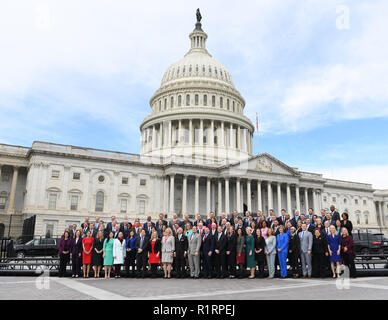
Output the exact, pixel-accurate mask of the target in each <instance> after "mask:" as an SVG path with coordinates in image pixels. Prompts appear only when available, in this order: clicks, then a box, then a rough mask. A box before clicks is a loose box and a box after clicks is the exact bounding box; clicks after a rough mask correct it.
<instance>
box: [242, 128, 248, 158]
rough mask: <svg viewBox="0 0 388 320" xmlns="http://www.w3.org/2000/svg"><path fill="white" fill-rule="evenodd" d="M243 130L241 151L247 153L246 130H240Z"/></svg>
mask: <svg viewBox="0 0 388 320" xmlns="http://www.w3.org/2000/svg"><path fill="white" fill-rule="evenodd" d="M242 130H243V140H244V143H243V149H244V151H245V152H248V143H247V129H245V128H244V129H242Z"/></svg>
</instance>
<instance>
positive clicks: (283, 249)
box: [276, 225, 290, 278]
mask: <svg viewBox="0 0 388 320" xmlns="http://www.w3.org/2000/svg"><path fill="white" fill-rule="evenodd" d="M289 239H290V238H289V236H288V234H287V233H286V232H284V226H283V225H280V226H279V234H278V235H277V236H276V251H277V252H278V259H279V265H280V276H281V277H282V278H286V277H287V255H288V240H289Z"/></svg>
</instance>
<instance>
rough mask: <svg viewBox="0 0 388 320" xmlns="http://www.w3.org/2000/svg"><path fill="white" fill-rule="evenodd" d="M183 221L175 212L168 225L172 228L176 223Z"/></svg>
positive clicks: (179, 223)
mask: <svg viewBox="0 0 388 320" xmlns="http://www.w3.org/2000/svg"><path fill="white" fill-rule="evenodd" d="M181 223H182V221H181V220H179V219H178V215H177V214H176V213H175V212H174V213H173V214H172V219H170V221H169V222H168V226H169V227H170V228H171V229H172V228H173V227H174V225H175V224H178V225H179V226H180V225H181Z"/></svg>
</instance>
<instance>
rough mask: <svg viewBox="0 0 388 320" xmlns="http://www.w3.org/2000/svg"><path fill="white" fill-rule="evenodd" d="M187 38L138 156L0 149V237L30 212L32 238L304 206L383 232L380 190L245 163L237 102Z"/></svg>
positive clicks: (267, 159) (200, 36)
mask: <svg viewBox="0 0 388 320" xmlns="http://www.w3.org/2000/svg"><path fill="white" fill-rule="evenodd" d="M189 37H190V42H191V49H190V50H189V52H188V53H187V54H186V55H185V57H184V58H183V59H182V60H180V61H178V62H177V63H174V64H173V65H172V66H171V67H170V68H169V69H168V70H167V72H166V73H165V75H164V76H163V79H162V84H161V87H160V88H159V89H158V90H157V91H156V93H155V94H154V95H153V97H152V98H151V100H150V106H151V115H150V116H148V117H146V118H145V119H144V121H143V122H142V123H141V125H140V130H141V136H142V146H141V153H140V154H129V153H123V152H115V151H107V150H98V149H91V148H83V147H77V146H69V145H60V144H54V143H47V142H39V141H35V142H34V143H33V144H32V146H31V147H28V148H27V147H21V146H11V145H4V144H3V145H0V172H1V179H0V236H1V232H3V233H4V234H5V235H8V234H10V235H11V236H12V235H14V236H19V235H20V234H21V228H22V222H23V220H24V219H26V218H28V217H31V216H33V215H35V216H36V224H35V235H45V234H46V233H47V232H48V231H49V232H50V233H51V234H54V235H58V234H62V232H63V230H64V228H65V227H67V226H69V225H71V224H73V223H76V224H80V223H81V222H82V221H83V220H84V217H85V216H89V217H90V218H93V217H95V216H98V217H101V218H102V220H105V221H109V220H110V216H111V215H116V216H117V217H118V218H119V219H122V218H123V217H124V216H128V218H129V219H130V220H133V219H134V218H135V217H139V218H141V219H142V220H143V219H145V218H146V216H148V215H150V216H152V217H153V218H156V217H157V216H158V214H159V213H165V214H166V215H168V216H171V214H172V213H174V212H176V213H178V214H182V213H189V214H191V215H194V214H197V213H201V214H202V215H207V214H208V213H209V212H210V211H214V212H215V213H216V214H220V213H221V212H226V213H228V214H229V213H231V212H232V211H233V210H234V209H236V210H238V211H239V212H241V213H242V212H244V211H245V210H250V211H251V212H256V211H257V210H262V211H263V212H264V214H266V215H268V210H269V209H274V210H275V212H276V214H277V215H279V214H280V210H281V209H282V208H284V209H286V210H287V212H289V213H290V214H291V215H292V214H293V213H294V211H295V210H299V211H300V212H301V213H306V212H307V210H308V208H310V207H311V208H313V209H314V212H315V213H316V214H319V213H320V210H321V209H325V210H326V211H328V210H329V207H330V205H331V204H334V205H335V206H336V208H337V210H338V211H339V212H343V211H346V212H348V213H349V216H350V220H351V221H352V222H353V224H354V226H355V227H364V228H365V227H368V228H386V227H387V225H388V190H375V189H373V188H372V186H371V185H370V184H365V183H357V182H347V181H339V180H333V179H326V178H324V177H323V176H322V175H320V174H316V173H309V172H303V171H300V170H298V169H296V168H291V167H289V166H287V165H286V164H284V163H282V162H281V161H279V160H277V159H275V158H274V157H272V156H271V155H269V154H266V153H264V154H260V155H257V156H254V155H253V147H252V137H253V132H254V126H253V124H252V123H251V121H250V120H249V119H248V118H247V117H246V116H244V114H243V110H244V107H245V101H244V99H243V98H242V96H241V95H240V93H239V92H238V91H237V90H236V89H235V87H234V84H233V81H232V78H231V76H230V74H229V72H228V71H227V70H226V68H225V67H223V66H222V65H221V64H220V63H218V62H217V61H215V60H214V59H213V58H211V55H210V54H209V53H208V52H207V50H206V39H207V34H206V33H204V32H203V31H202V29H201V28H200V30H198V29H196V30H194V32H192V33H191V34H190V36H189ZM11 219H12V224H11V225H12V228H9V227H8V228H7V226H9V225H10V221H11ZM1 228H2V229H1ZM4 229H5V230H4Z"/></svg>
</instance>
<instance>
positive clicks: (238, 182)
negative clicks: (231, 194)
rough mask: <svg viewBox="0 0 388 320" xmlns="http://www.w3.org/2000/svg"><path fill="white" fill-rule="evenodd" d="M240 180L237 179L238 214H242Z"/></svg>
mask: <svg viewBox="0 0 388 320" xmlns="http://www.w3.org/2000/svg"><path fill="white" fill-rule="evenodd" d="M240 191H241V190H240V178H237V179H236V210H237V212H240V206H241V205H240V203H241V200H240Z"/></svg>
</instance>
